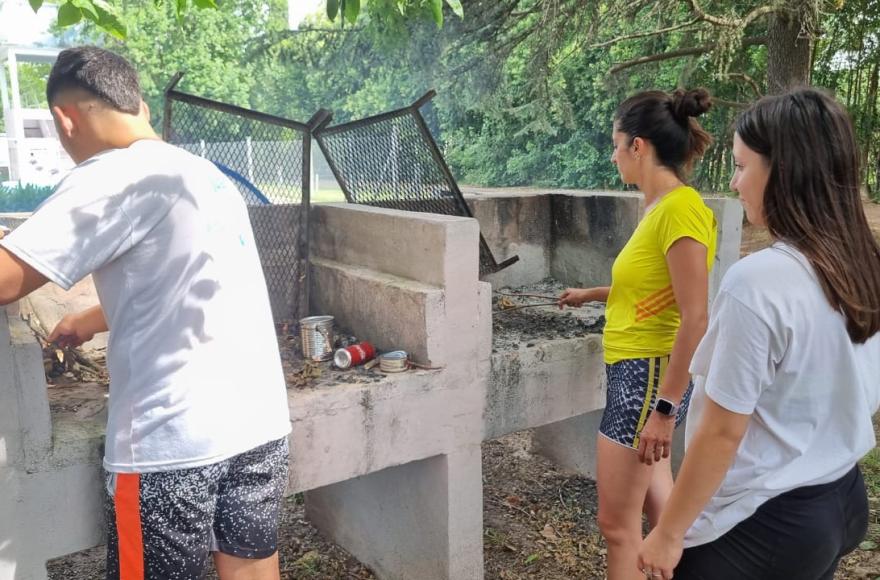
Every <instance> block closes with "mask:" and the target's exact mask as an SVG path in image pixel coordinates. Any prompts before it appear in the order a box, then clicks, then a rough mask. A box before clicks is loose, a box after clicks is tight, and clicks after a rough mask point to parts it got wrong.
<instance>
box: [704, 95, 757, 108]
mask: <svg viewBox="0 0 880 580" xmlns="http://www.w3.org/2000/svg"><path fill="white" fill-rule="evenodd" d="M712 104H713V105H721V106H722V107H733V108H735V109H745V108H746V107H748V106H749V105H750V103H740V102H739V101H728V100H727V99H719V98H716V97H712Z"/></svg>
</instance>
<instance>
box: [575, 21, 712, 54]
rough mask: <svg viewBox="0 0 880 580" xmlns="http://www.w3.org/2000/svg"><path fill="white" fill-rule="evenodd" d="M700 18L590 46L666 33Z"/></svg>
mask: <svg viewBox="0 0 880 580" xmlns="http://www.w3.org/2000/svg"><path fill="white" fill-rule="evenodd" d="M701 21H702V19H701V18H694V19H693V20H690V21H688V22H685V23H684V24H677V25H675V26H670V27H668V28H661V29H659V30H652V31H650V32H638V33H636V34H627V35H626V36H618V37H617V38H612V39H611V40H606V41H605V42H600V43H599V44H594V45H592V46H590V48H591V49H596V48H605V47H606V46H611V45H612V44H617V43H618V42H622V41H624V40H632V39H634V38H644V37H646V36H656V35H658V34H666V33H667V32H672V31H674V30H681V29H682V28H687V27H688V26H693V25H694V24H697V23H698V22H701Z"/></svg>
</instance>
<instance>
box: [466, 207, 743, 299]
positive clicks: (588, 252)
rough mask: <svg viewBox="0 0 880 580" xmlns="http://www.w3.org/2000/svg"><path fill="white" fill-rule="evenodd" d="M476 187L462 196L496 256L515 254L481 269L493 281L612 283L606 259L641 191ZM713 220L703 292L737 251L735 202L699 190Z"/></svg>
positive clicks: (623, 235) (632, 223) (634, 220)
mask: <svg viewBox="0 0 880 580" xmlns="http://www.w3.org/2000/svg"><path fill="white" fill-rule="evenodd" d="M504 191H506V190H494V192H493V190H479V192H478V193H477V194H476V195H474V194H471V195H470V196H469V197H468V204H469V205H470V206H471V208H472V210H473V213H474V217H475V218H477V220H479V222H480V230H481V232H482V234H483V237H484V238H485V239H486V242H487V243H488V244H489V248H490V249H491V250H492V252H493V253H494V254H495V257H496V259H497V260H498V261H501V260H503V259H506V258H508V257H510V256H513V255H519V257H520V261H519V262H517V263H515V264H513V265H512V266H510V267H508V268H507V269H505V270H502V271H501V272H498V273H497V274H492V275H490V276H487V277H486V281H488V282H490V283H491V284H492V286H493V287H496V288H501V287H505V286H521V285H526V284H531V283H534V282H537V281H539V280H541V279H543V278H546V277H547V276H551V277H553V278H556V279H557V280H559V281H560V282H562V283H563V284H566V285H569V286H579V287H585V286H598V285H608V284H610V283H611V266H612V264H613V263H614V259H615V258H616V257H617V254H618V253H619V252H620V250H621V249H623V246H624V245H625V244H626V242H627V240H628V239H629V237H630V236H631V235H632V232H633V231H634V230H635V228H636V226H637V225H638V222H639V220H640V219H641V215H642V213H643V211H644V203H643V198H642V195H641V194H639V193H626V192H576V191H568V192H553V193H546V194H544V193H534V194H522V193H516V194H504V193H503V192H504ZM704 200H705V202H706V205H707V206H708V207H709V208H710V209H711V210H712V211H713V212H714V213H715V218H716V220H717V222H718V240H719V243H718V251H717V253H716V257H715V265H714V266H713V270H712V273H711V274H710V282H709V283H710V292H709V294H710V296H711V297H714V295H715V293H716V292H717V289H718V285H719V283H720V282H721V278H722V277H723V275H724V273H725V272H726V271H727V269H728V268H729V267H730V265H732V264H733V263H734V262H736V261H737V260H738V259H739V251H740V240H741V237H742V217H743V213H742V206H741V205H740V203H739V201H738V200H735V199H732V198H725V197H710V198H704Z"/></svg>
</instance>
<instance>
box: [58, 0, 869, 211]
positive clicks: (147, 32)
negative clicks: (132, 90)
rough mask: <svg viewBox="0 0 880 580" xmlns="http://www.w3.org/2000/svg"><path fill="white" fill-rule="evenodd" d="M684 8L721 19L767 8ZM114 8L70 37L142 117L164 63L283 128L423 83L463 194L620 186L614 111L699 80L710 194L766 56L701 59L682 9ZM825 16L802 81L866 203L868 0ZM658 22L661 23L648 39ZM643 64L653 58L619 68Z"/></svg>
mask: <svg viewBox="0 0 880 580" xmlns="http://www.w3.org/2000/svg"><path fill="white" fill-rule="evenodd" d="M68 1H70V0H68ZM791 1H792V2H794V1H797V2H798V3H800V4H803V5H805V6H806V5H807V4H811V3H812V2H814V0H791ZM815 1H818V0H815ZM700 4H701V6H702V7H703V8H704V9H705V10H706V11H707V12H710V13H711V14H714V15H717V16H719V17H724V18H731V19H734V18H741V17H742V16H744V15H746V14H748V13H750V12H751V11H752V10H753V9H755V8H758V7H760V6H763V5H764V4H774V2H770V3H759V2H757V1H756V0H705V1H704V2H701V3H700ZM120 5H124V6H125V9H124V10H121V11H120V13H119V17H120V19H121V21H122V22H124V23H125V24H126V27H127V31H128V37H127V39H126V41H125V42H124V43H118V42H116V41H114V40H112V39H107V38H106V37H105V36H104V35H103V32H101V29H100V28H99V27H97V26H96V25H95V23H94V21H93V20H91V19H89V18H88V17H87V14H86V12H83V8H80V10H81V12H82V14H83V16H82V17H83V18H84V19H85V20H86V24H85V26H82V30H83V31H84V32H83V34H84V36H80V38H81V39H82V40H83V41H91V42H96V41H97V42H104V43H105V44H106V45H108V46H109V47H110V48H113V49H114V50H117V51H119V52H121V53H122V54H124V55H125V56H127V57H128V58H129V59H130V60H131V61H132V62H133V63H134V64H135V66H136V67H137V68H138V70H139V71H140V72H141V78H142V83H143V86H144V89H145V92H146V95H147V101H148V103H149V105H150V107H151V109H152V111H153V113H154V117H156V118H158V117H159V116H160V114H161V111H162V105H163V102H162V89H163V88H164V87H165V85H166V84H167V82H168V80H169V79H170V77H171V76H172V75H173V74H174V73H175V72H176V71H178V70H185V71H187V74H186V76H185V77H184V80H183V82H182V83H181V85H180V88H181V90H184V91H185V92H190V93H193V94H197V95H201V96H206V97H208V98H213V99H217V100H220V101H224V102H229V103H233V104H237V105H242V106H246V107H250V108H253V109H257V110H261V111H265V112H268V113H272V114H277V115H280V116H284V117H288V118H292V119H296V120H299V121H306V120H307V119H308V118H309V117H310V116H311V115H312V114H313V113H314V112H315V111H316V110H317V109H319V108H322V107H324V108H329V109H331V110H332V111H333V113H334V120H335V122H342V121H346V120H350V119H353V118H358V117H363V116H367V115H372V114H376V113H379V112H381V111H386V110H389V109H394V108H399V107H402V106H405V105H408V104H410V103H411V102H413V101H414V100H415V99H416V98H418V97H419V96H421V95H422V94H424V92H425V91H427V90H428V89H431V88H435V89H436V90H437V92H438V97H437V98H436V99H435V100H434V102H433V104H432V105H431V106H429V107H426V108H425V110H424V111H423V113H424V114H425V116H426V118H427V120H428V123H429V125H430V126H431V128H432V130H434V132H435V134H436V135H437V136H438V137H439V140H440V144H441V147H442V148H443V151H444V154H445V155H446V158H447V160H448V161H449V163H450V165H451V167H452V168H453V171H454V172H455V173H456V175H457V176H458V178H459V179H460V180H461V181H462V182H465V183H472V184H480V185H499V186H500V185H540V186H548V187H573V188H609V187H613V188H620V187H622V184H621V183H620V180H619V177H618V174H617V171H616V169H615V168H614V166H613V165H612V164H611V163H610V160H609V157H610V154H611V143H610V130H611V121H612V118H613V115H614V111H615V109H616V107H617V105H618V103H620V102H621V101H622V100H623V99H624V98H626V97H627V96H629V95H630V94H632V93H634V92H637V91H640V90H645V89H649V88H658V89H664V90H672V89H675V88H677V87H688V88H690V87H697V86H705V87H707V88H708V89H709V90H710V92H712V93H713V95H714V96H715V97H716V99H717V101H716V103H717V104H716V106H715V107H714V108H713V109H712V110H711V111H710V112H709V113H708V114H707V115H705V116H703V117H701V118H700V122H701V123H702V125H703V126H704V127H705V128H706V129H707V130H708V131H709V132H710V133H711V134H712V135H713V137H714V139H715V143H714V145H713V146H712V147H711V148H710V149H709V150H708V151H707V153H706V155H705V156H704V159H703V161H702V162H701V163H700V164H698V166H697V167H696V171H695V173H694V175H693V181H694V183H695V185H696V186H697V187H698V188H700V189H701V190H703V191H706V192H726V191H727V182H728V179H729V176H730V170H731V159H730V142H731V139H732V135H731V127H732V122H733V120H734V118H735V116H736V114H737V112H738V111H739V110H741V108H742V107H743V106H745V105H746V104H748V103H749V102H751V101H753V100H754V99H755V98H757V97H758V96H760V95H761V94H764V93H766V92H767V91H768V87H769V82H768V77H767V70H768V68H769V67H768V64H769V62H770V58H771V56H770V54H769V53H768V50H767V48H766V46H764V45H763V44H761V43H760V42H756V43H741V42H740V41H739V40H731V39H730V38H727V37H725V38H726V40H725V42H728V41H729V42H728V44H725V46H724V50H723V51H721V52H723V54H718V52H719V51H718V50H713V49H715V48H717V47H716V45H717V44H718V43H719V32H718V30H717V29H716V28H715V27H713V26H712V25H710V24H709V23H707V22H696V21H694V14H693V13H692V12H691V7H690V5H689V3H687V2H681V1H675V0H660V1H658V2H636V3H633V2H624V1H623V0H620V1H618V0H614V1H611V2H606V3H585V2H583V1H582V0H554V1H553V2H537V1H535V0H466V1H464V2H460V1H458V0H442V1H441V0H370V1H369V2H366V1H363V0H362V1H359V2H352V1H348V0H347V1H345V2H343V1H342V0H328V2H327V4H326V10H325V11H322V13H321V14H320V15H318V16H316V17H314V18H313V19H312V20H310V21H308V22H306V23H305V24H304V25H303V26H302V29H301V30H299V31H288V30H287V29H286V0H272V1H271V2H269V3H265V2H246V1H245V0H227V1H225V2H217V4H216V8H215V9H210V10H204V11H200V12H198V17H197V18H189V17H186V15H187V14H188V13H187V10H191V9H192V7H193V6H196V7H208V8H211V7H213V6H214V3H213V2H207V1H205V2H197V1H193V2H188V1H177V0H175V2H169V1H164V0H160V1H158V2H153V3H151V2H128V3H125V4H120ZM825 8H826V9H824V10H823V11H821V12H820V13H819V14H820V17H821V22H819V25H820V28H821V29H823V30H824V31H825V33H824V34H823V35H822V36H821V37H820V39H819V41H818V44H817V46H816V48H815V51H814V53H815V64H814V66H813V79H812V80H813V82H814V83H816V84H819V85H821V86H824V87H827V88H829V89H830V90H832V91H834V92H836V94H837V95H838V97H839V98H840V99H841V100H842V101H843V102H844V103H845V104H846V105H847V106H848V107H849V109H850V111H851V112H852V115H853V119H854V121H855V123H856V127H857V129H858V131H859V141H860V143H861V145H862V147H863V153H864V159H865V163H864V166H865V167H866V182H867V183H868V185H869V191H870V192H871V194H872V195H874V196H876V197H877V198H878V199H880V183H878V174H880V142H878V138H880V130H878V125H880V123H878V121H877V113H878V111H877V108H878V95H877V93H878V87H877V84H878V83H877V77H878V69H880V48H878V46H880V39H878V30H880V3H878V2H877V1H876V0H847V1H846V2H843V3H842V4H841V3H835V4H833V5H832V4H829V5H827V6H826V7H825ZM692 21H694V22H693V23H692V24H688V23H691V22H692ZM355 22H356V23H357V26H352V24H354V23H355ZM769 22H770V20H769V17H762V18H759V19H755V20H754V21H750V22H749V23H748V25H747V26H744V27H743V28H742V29H741V30H739V31H738V32H739V33H741V34H740V36H738V37H737V38H739V39H741V38H742V36H745V37H748V38H757V39H760V38H765V37H766V36H767V34H768V31H769ZM440 24H442V28H439V29H438V25H440ZM669 27H677V28H675V29H674V30H671V31H669V32H666V33H664V34H654V35H651V34H648V33H649V32H650V31H653V30H657V29H661V28H669ZM621 38H622V39H623V40H617V41H614V40H615V39H621ZM612 41H614V42H612ZM707 47H708V48H707ZM681 52H685V53H686V54H685V55H684V56H682V57H679V58H665V57H664V58H659V57H661V56H663V55H665V54H669V53H681ZM645 57H658V58H657V59H656V60H652V61H650V62H645V63H643V64H640V65H639V66H632V67H624V68H620V67H621V65H622V64H625V63H630V62H632V61H633V60H634V59H639V58H641V59H645ZM618 69H619V72H617V73H615V74H611V73H610V71H612V70H618ZM205 122H209V121H208V120H206V121H205ZM235 129H236V128H235V127H232V126H230V127H227V130H228V132H229V133H230V134H234V132H235Z"/></svg>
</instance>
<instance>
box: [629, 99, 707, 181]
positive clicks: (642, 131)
mask: <svg viewBox="0 0 880 580" xmlns="http://www.w3.org/2000/svg"><path fill="white" fill-rule="evenodd" d="M711 107H712V98H711V97H710V96H709V93H708V92H707V91H706V90H705V89H694V90H690V91H684V90H681V89H679V90H677V91H675V92H674V93H671V94H670V93H667V92H664V91H645V92H642V93H638V94H637V95H633V96H631V97H630V98H628V99H627V100H625V101H623V102H622V103H621V104H620V106H619V107H617V113H615V115H614V123H615V127H616V129H617V130H618V131H620V132H621V133H626V134H627V135H629V138H630V143H632V140H633V139H635V138H636V137H641V138H642V139H646V140H648V141H650V142H651V144H652V145H653V146H654V149H655V151H657V158H658V161H659V162H660V164H661V165H663V166H664V167H667V168H669V169H671V170H672V171H674V172H675V174H676V175H678V176H679V178H680V179H684V178H685V177H686V176H687V175H688V174H689V173H690V171H691V169H692V168H693V164H694V161H695V160H696V159H698V158H699V157H701V156H702V155H703V152H705V151H706V148H707V147H708V146H709V143H711V142H712V137H711V136H710V135H709V134H708V133H706V131H704V130H703V128H702V127H700V124H699V123H698V122H697V120H696V119H695V117H698V116H700V115H702V114H703V113H705V112H706V111H708V110H709V109H710V108H711Z"/></svg>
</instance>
